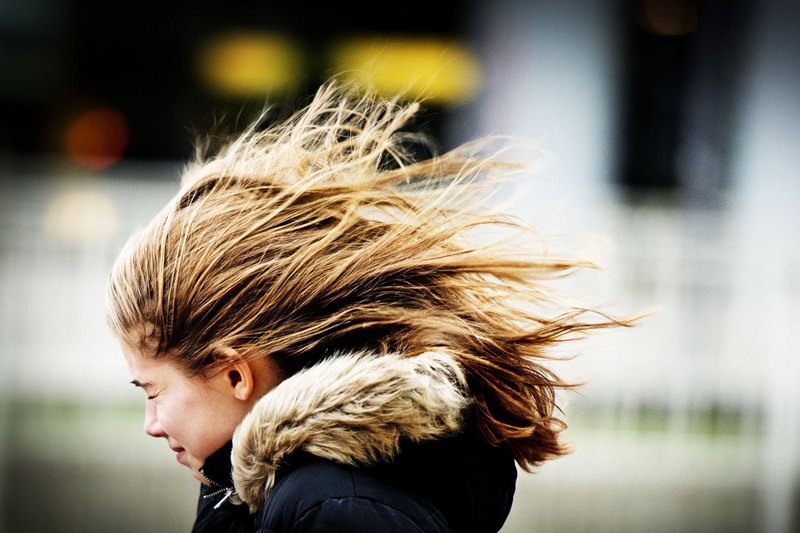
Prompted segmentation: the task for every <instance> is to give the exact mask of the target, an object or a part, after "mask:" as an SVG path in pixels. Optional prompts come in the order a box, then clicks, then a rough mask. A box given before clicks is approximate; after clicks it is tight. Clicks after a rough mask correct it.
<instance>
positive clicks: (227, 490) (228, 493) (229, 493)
mask: <svg viewBox="0 0 800 533" xmlns="http://www.w3.org/2000/svg"><path fill="white" fill-rule="evenodd" d="M199 471H200V474H201V475H202V476H203V477H204V478H205V479H206V481H208V484H209V485H211V486H213V487H219V488H218V489H217V490H215V491H214V492H209V493H208V494H203V499H204V500H208V499H211V498H215V497H217V496H219V495H220V494H222V493H223V492H224V493H225V496H223V497H222V499H221V500H220V501H218V502H217V503H216V504H214V509H219V508H220V506H221V505H222V504H223V503H225V500H227V499H228V498H230V497H231V496H232V495H233V493H234V490H233V488H231V487H226V486H225V485H222V484H220V483H217V482H216V481H214V480H213V479H211V478H209V477H208V476H207V475H206V473H205V472H204V471H203V469H202V468H201V469H200V470H199Z"/></svg>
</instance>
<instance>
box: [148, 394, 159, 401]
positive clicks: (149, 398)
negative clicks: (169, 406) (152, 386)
mask: <svg viewBox="0 0 800 533" xmlns="http://www.w3.org/2000/svg"><path fill="white" fill-rule="evenodd" d="M156 396H158V394H153V395H149V394H148V395H147V399H148V400H155V399H156Z"/></svg>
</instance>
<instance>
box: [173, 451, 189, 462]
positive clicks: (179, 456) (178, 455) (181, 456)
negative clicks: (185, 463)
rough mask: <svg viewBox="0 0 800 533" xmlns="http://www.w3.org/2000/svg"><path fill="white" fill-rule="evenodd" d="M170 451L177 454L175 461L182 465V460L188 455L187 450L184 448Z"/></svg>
mask: <svg viewBox="0 0 800 533" xmlns="http://www.w3.org/2000/svg"><path fill="white" fill-rule="evenodd" d="M170 449H171V450H172V451H173V452H175V460H176V461H178V462H179V463H181V462H182V461H181V459H183V456H184V455H185V454H186V450H184V449H183V448H170Z"/></svg>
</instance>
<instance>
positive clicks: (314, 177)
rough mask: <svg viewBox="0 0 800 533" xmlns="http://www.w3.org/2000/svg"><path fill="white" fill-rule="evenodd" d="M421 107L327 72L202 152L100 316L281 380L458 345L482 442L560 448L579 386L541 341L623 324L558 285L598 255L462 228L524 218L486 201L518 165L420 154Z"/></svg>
mask: <svg viewBox="0 0 800 533" xmlns="http://www.w3.org/2000/svg"><path fill="white" fill-rule="evenodd" d="M417 110H418V105H417V104H416V103H408V102H404V101H403V100H401V99H392V100H388V99H382V98H380V97H377V96H375V95H373V94H370V93H360V92H357V91H356V90H354V89H353V88H343V87H342V86H339V85H336V84H335V83H328V84H326V85H324V86H323V87H322V88H321V89H320V90H319V91H318V92H317V94H316V96H315V97H314V98H313V100H312V101H311V103H310V104H309V105H307V106H306V107H305V108H303V109H302V110H300V111H299V112H297V113H296V114H294V115H292V116H291V117H290V118H289V119H288V120H286V121H283V122H281V123H279V124H277V125H272V126H271V127H268V128H259V126H258V125H257V124H256V125H253V126H252V127H251V128H249V129H248V130H247V131H246V132H245V133H244V134H242V135H240V136H239V137H238V138H236V139H235V140H234V141H233V142H231V143H230V144H229V145H227V146H226V147H225V148H224V149H223V150H221V151H220V152H219V153H218V154H217V155H216V156H213V157H205V156H203V155H202V154H200V155H199V156H198V158H197V160H196V161H195V162H194V163H192V164H190V165H189V166H188V167H187V168H186V171H185V173H184V176H183V181H182V187H181V189H180V191H179V193H178V194H177V195H176V196H175V198H174V199H173V200H172V201H170V202H169V203H168V204H167V205H166V206H165V207H164V209H163V210H162V211H161V212H160V213H159V214H158V215H156V217H155V218H154V219H153V220H152V221H151V223H150V224H149V225H148V226H147V227H146V228H145V229H144V230H142V231H141V232H139V233H138V234H136V235H134V236H133V237H132V238H131V240H130V241H129V242H128V244H127V245H126V248H125V250H124V251H123V252H122V253H121V254H120V256H119V258H118V259H117V261H116V263H115V265H114V268H113V270H112V273H111V276H110V282H109V286H108V306H107V316H108V320H109V323H110V325H111V327H112V330H113V331H114V332H115V334H116V335H118V336H120V337H122V338H128V337H129V336H130V334H131V332H132V331H133V330H135V329H136V328H139V327H141V326H142V325H143V324H148V325H150V326H151V327H150V329H149V330H147V331H146V334H145V335H144V337H147V339H141V338H140V340H149V341H150V342H152V343H153V345H154V346H156V347H157V349H156V350H155V356H157V357H165V356H166V357H171V358H173V359H174V360H175V361H176V362H177V363H178V364H180V365H182V367H184V368H185V369H186V370H187V372H189V373H192V374H202V373H204V372H206V371H207V370H209V368H210V367H213V366H214V365H215V364H216V363H217V362H218V357H217V355H218V348H219V347H220V346H223V345H228V346H242V347H247V348H248V350H247V353H251V354H253V353H255V354H268V355H269V356H271V357H272V358H273V359H274V360H275V361H276V362H277V363H278V364H279V366H280V367H281V368H282V369H283V370H284V371H285V372H286V374H287V375H290V374H292V373H294V372H296V371H297V370H299V369H300V368H302V367H304V366H307V365H309V364H313V363H314V362H315V361H318V360H320V359H322V358H324V357H328V356H332V355H335V354H337V353H342V352H347V351H353V350H369V351H372V352H375V353H378V354H381V353H389V352H399V353H402V354H404V355H407V356H414V355H415V354H419V353H422V352H425V351H429V350H437V351H441V352H445V353H448V354H450V355H451V356H452V357H453V358H455V360H456V361H458V362H459V364H460V365H461V366H462V367H463V369H464V371H465V373H466V375H467V378H468V383H469V388H470V394H471V397H472V399H473V409H474V420H475V421H476V424H477V427H478V428H479V430H480V432H481V434H482V436H483V438H484V439H485V440H486V441H487V442H490V443H493V444H499V443H508V444H509V445H510V447H511V449H512V450H513V453H514V455H515V458H516V460H517V462H518V463H519V464H520V465H521V466H522V467H523V468H526V469H530V468H532V467H533V466H535V465H538V464H539V463H541V462H542V461H544V460H546V459H550V458H553V457H556V456H558V455H561V454H563V453H566V451H567V450H566V448H565V446H564V445H563V444H562V442H561V441H560V439H559V433H560V432H561V431H562V430H563V429H564V427H565V424H564V422H563V421H562V420H561V419H560V418H559V417H558V416H556V415H557V414H558V407H557V405H556V391H557V390H558V389H561V388H568V387H570V386H571V384H570V383H567V382H565V381H563V380H561V379H560V378H559V377H558V376H557V375H556V374H555V373H553V372H552V371H551V370H549V369H548V368H547V367H546V366H545V364H544V363H545V362H546V360H547V359H548V358H549V357H551V356H550V352H549V350H550V349H551V348H552V347H554V346H555V345H557V344H559V343H562V342H565V341H568V340H571V339H572V338H574V337H575V336H576V335H579V334H581V333H583V332H585V331H587V330H591V329H596V328H604V327H609V326H613V325H619V324H622V323H624V322H622V321H617V320H613V319H607V318H603V315H595V314H593V313H591V312H587V310H586V309H582V308H573V307H563V306H562V305H561V304H559V303H558V302H559V301H558V299H557V298H556V296H555V293H553V292H552V290H551V288H550V287H548V284H550V282H551V281H554V280H557V279H558V278H560V277H563V276H564V275H565V274H568V273H570V272H571V271H572V270H574V269H575V268H578V267H584V266H589V265H588V264H586V263H584V262H582V261H579V260H574V259H563V260H562V259H554V258H550V257H547V256H546V255H544V254H542V253H536V252H535V251H534V250H533V248H532V247H531V246H527V245H526V243H524V242H523V244H522V245H521V247H520V246H519V245H516V246H509V245H508V243H504V242H502V241H492V242H484V243H483V244H476V243H475V242H472V241H470V240H469V239H468V238H467V237H468V236H469V235H475V234H477V232H478V231H479V230H484V234H488V233H486V232H485V230H487V229H488V230H493V229H494V228H505V229H509V228H510V229H512V230H514V231H517V230H518V231H519V232H520V234H522V233H524V232H525V231H526V230H527V228H525V227H524V226H523V225H518V224H517V223H516V222H515V221H514V220H512V219H510V218H509V217H508V216H506V215H503V214H501V213H493V212H492V211H491V209H486V208H485V206H482V205H481V202H480V200H481V199H482V198H483V196H484V194H485V193H486V192H487V191H490V190H491V185H492V184H494V183H496V180H497V179H503V178H504V177H507V176H508V175H509V174H510V173H513V172H516V171H517V170H518V165H516V164H512V163H508V162H504V161H502V160H501V159H500V157H499V155H500V154H501V153H502V152H501V151H493V152H488V153H486V152H482V151H481V150H482V148H481V147H482V146H483V145H482V144H481V143H480V142H477V143H470V144H467V145H464V146H462V147H460V148H458V149H456V150H453V151H450V152H447V153H444V154H442V155H438V156H432V157H428V158H421V159H420V160H415V159H414V157H413V156H412V155H411V151H410V150H411V148H413V146H415V143H417V142H419V141H420V138H418V137H415V136H414V135H412V134H409V133H407V132H404V131H403V128H404V127H405V126H407V124H408V123H409V120H410V119H412V118H413V117H414V115H415V113H416V112H417ZM527 244H530V243H527ZM589 315H592V316H593V317H594V318H593V319H589ZM597 316H600V317H601V319H600V320H598V319H597V318H596V317H597ZM143 331H144V330H143ZM140 337H141V336H140Z"/></svg>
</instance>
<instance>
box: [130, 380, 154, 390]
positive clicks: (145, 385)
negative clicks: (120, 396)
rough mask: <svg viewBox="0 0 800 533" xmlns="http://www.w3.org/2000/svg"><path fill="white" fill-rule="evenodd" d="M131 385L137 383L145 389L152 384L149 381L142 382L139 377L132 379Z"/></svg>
mask: <svg viewBox="0 0 800 533" xmlns="http://www.w3.org/2000/svg"><path fill="white" fill-rule="evenodd" d="M131 385H136V386H137V387H140V388H142V389H143V388H145V387H149V386H150V384H149V383H142V382H141V381H139V380H138V379H134V380H132V381H131Z"/></svg>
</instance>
